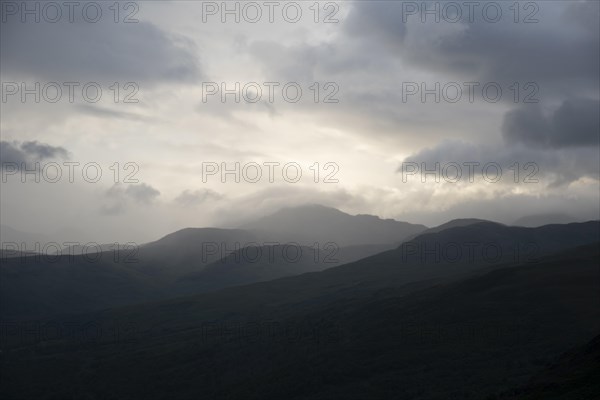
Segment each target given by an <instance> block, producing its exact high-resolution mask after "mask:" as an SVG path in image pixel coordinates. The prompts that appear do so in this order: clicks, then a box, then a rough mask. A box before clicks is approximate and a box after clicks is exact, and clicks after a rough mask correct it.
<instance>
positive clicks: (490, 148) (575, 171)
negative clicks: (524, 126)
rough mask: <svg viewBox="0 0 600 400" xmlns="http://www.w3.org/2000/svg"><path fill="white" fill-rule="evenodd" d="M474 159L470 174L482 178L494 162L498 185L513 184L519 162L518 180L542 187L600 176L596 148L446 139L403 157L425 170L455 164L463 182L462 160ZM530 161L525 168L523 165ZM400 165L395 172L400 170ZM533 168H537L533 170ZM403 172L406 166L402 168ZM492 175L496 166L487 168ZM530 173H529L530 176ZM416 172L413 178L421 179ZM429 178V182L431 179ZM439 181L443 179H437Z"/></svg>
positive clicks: (465, 175)
mask: <svg viewBox="0 0 600 400" xmlns="http://www.w3.org/2000/svg"><path fill="white" fill-rule="evenodd" d="M470 162H477V163H479V165H477V166H475V167H474V170H473V171H474V172H473V176H474V177H475V178H478V177H479V178H481V177H482V170H483V168H484V167H485V165H486V164H488V163H496V164H498V165H499V166H500V168H501V169H502V172H501V174H502V179H501V180H499V182H498V184H499V185H501V184H506V185H513V184H514V181H513V178H514V168H515V166H514V165H515V163H518V165H519V170H520V175H519V179H518V180H519V182H523V181H524V178H525V177H526V176H530V178H531V179H532V180H537V181H539V183H535V184H539V185H542V186H543V187H549V188H555V187H560V186H563V185H568V184H569V183H572V182H575V181H577V180H578V179H580V178H583V177H588V178H592V179H600V176H599V175H600V171H598V165H599V164H600V154H599V153H598V149H597V148H595V147H585V148H578V147H567V148H561V149H556V150H554V151H548V150H547V149H543V148H529V147H523V146H518V145H517V146H512V145H507V146H494V145H489V144H476V143H470V142H464V141H459V140H445V141H443V142H441V143H439V144H437V145H435V146H432V147H429V148H425V149H422V150H420V151H418V152H416V153H415V154H413V155H411V156H409V157H407V158H406V159H404V160H403V163H416V164H417V165H418V166H419V168H422V165H423V163H425V167H426V168H427V169H428V170H433V169H434V168H435V165H436V163H439V165H440V171H441V169H443V167H444V166H445V165H449V164H450V163H456V164H458V165H459V166H460V168H461V171H462V173H463V176H462V180H461V181H463V182H466V181H468V174H469V169H468V168H469V167H468V166H467V164H465V163H470ZM528 163H533V164H534V165H530V166H529V167H528V168H527V169H525V166H526V164H528ZM402 165H405V164H401V165H400V167H399V168H398V170H397V172H398V173H401V172H402ZM534 169H535V170H536V171H535V173H534ZM405 171H406V169H405ZM448 171H449V172H448V175H449V176H450V177H451V178H453V177H454V176H455V169H454V168H450V169H449V170H448ZM490 171H491V172H492V177H493V176H494V174H495V168H492V169H491V170H490ZM530 173H532V175H529V174H530ZM419 177H420V175H419V173H418V172H417V175H416V178H414V180H416V181H418V182H420V180H419ZM431 179H433V178H431V177H430V178H429V180H428V182H432V180H431ZM440 181H443V180H442V179H440Z"/></svg>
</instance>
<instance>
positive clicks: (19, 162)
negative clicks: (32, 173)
mask: <svg viewBox="0 0 600 400" xmlns="http://www.w3.org/2000/svg"><path fill="white" fill-rule="evenodd" d="M68 155H69V153H68V151H67V150H66V149H65V148H63V147H59V146H50V145H48V144H44V143H40V142H38V141H29V142H22V143H19V142H16V141H15V142H8V141H4V140H3V141H0V162H1V163H2V166H4V165H6V164H9V163H11V164H13V165H16V166H17V168H21V167H22V166H23V165H26V164H30V163H35V162H39V161H42V160H46V159H53V158H67V156H68Z"/></svg>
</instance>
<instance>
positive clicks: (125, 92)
mask: <svg viewBox="0 0 600 400" xmlns="http://www.w3.org/2000/svg"><path fill="white" fill-rule="evenodd" d="M0 3H1V4H2V24H1V57H0V60H1V61H0V63H1V65H0V67H1V68H0V71H1V72H0V77H1V81H2V103H1V107H2V115H1V136H2V137H1V140H2V143H1V148H0V157H1V161H2V163H3V167H4V168H3V182H2V190H1V195H0V199H1V216H2V221H1V222H2V224H3V225H8V226H11V227H13V228H16V229H20V230H24V231H31V232H43V233H52V232H54V231H60V230H74V231H78V232H82V234H84V235H85V236H86V237H90V238H92V239H93V240H98V241H107V240H133V241H139V242H142V241H147V240H152V239H156V238H158V237H160V236H162V235H164V234H166V233H168V232H171V231H174V230H177V229H180V228H184V227H188V226H198V227H199V226H224V227H233V226H237V225H241V224H242V223H244V222H245V221H247V220H248V219H251V218H254V217H256V216H260V215H264V214H268V213H270V212H272V211H275V210H277V209H279V208H281V207H284V206H293V205H299V204H305V203H320V204H324V205H328V206H333V207H336V208H339V209H341V210H342V211H345V212H348V213H351V214H358V213H361V214H374V215H378V216H381V217H385V218H394V219H398V220H405V221H409V222H415V223H423V224H426V225H429V226H431V225H436V224H439V223H443V222H445V221H447V220H449V219H453V218H461V217H478V218H487V219H492V220H496V221H500V222H505V223H511V222H513V221H515V220H516V219H518V218H520V217H522V216H526V215H533V214H544V213H555V214H556V213H560V214H567V215H569V216H570V217H572V218H573V219H574V220H589V219H598V218H599V209H598V203H599V201H600V199H599V196H600V194H599V193H600V187H599V168H600V160H599V131H600V128H599V122H598V118H599V116H598V113H599V111H598V110H599V71H600V65H599V62H600V55H599V49H600V43H599V42H600V41H599V32H600V29H599V26H598V23H599V20H600V11H599V2H598V1H537V2H521V3H520V4H519V6H518V7H515V6H514V2H513V1H509V2H491V3H492V4H487V3H489V2H478V4H477V5H476V6H473V7H474V8H472V9H469V8H468V7H467V6H464V4H463V2H456V3H452V5H450V6H449V5H447V4H446V3H447V2H430V3H428V4H427V5H426V7H428V9H429V10H430V11H431V10H433V11H432V12H431V13H422V12H423V11H426V10H423V9H421V7H422V6H421V4H422V2H400V1H397V2H392V1H385V2H384V1H380V2H376V1H357V2H353V1H343V2H342V1H338V2H320V3H319V4H320V8H319V9H318V10H317V8H316V7H314V5H313V4H314V2H313V1H304V2H303V1H299V2H296V3H290V2H276V3H274V5H273V8H272V9H270V8H269V6H267V5H265V3H264V2H262V1H259V2H257V3H252V4H251V5H250V6H248V5H245V4H244V3H239V4H237V6H236V2H228V3H227V4H228V7H230V9H235V7H238V9H239V15H238V17H239V22H236V21H235V18H236V15H235V14H226V13H223V10H222V6H221V4H222V3H221V2H220V1H219V2H216V3H212V2H199V1H198V2H194V1H181V2H179V1H169V2H166V1H142V2H129V3H127V2H123V3H120V7H119V10H118V14H117V13H116V9H115V7H114V5H113V2H96V3H92V4H91V5H86V3H84V2H80V3H79V5H78V6H77V7H76V8H74V9H72V10H69V8H68V7H67V6H66V5H64V4H63V2H56V3H54V4H57V5H58V7H56V6H47V7H44V3H38V2H28V7H29V8H28V10H34V11H32V12H31V13H26V12H25V11H26V10H23V9H22V7H23V6H22V4H21V2H7V1H1V2H0ZM36 4H37V5H36ZM257 6H258V7H257ZM457 6H458V7H457ZM36 7H37V10H39V15H38V16H37V17H39V22H36V21H35V18H36V11H35V10H36ZM436 7H438V8H437V9H436ZM59 8H60V11H59ZM99 9H100V10H101V12H102V15H99V14H97V12H98V10H99ZM258 10H260V12H261V14H260V15H259V14H257V11H258ZM436 10H438V11H436ZM57 11H59V12H60V13H61V14H60V15H59V14H57ZM69 11H71V12H72V13H71V14H72V20H71V19H70V18H71V15H69ZM457 11H458V12H460V15H458V14H457ZM270 12H272V15H270ZM298 12H301V14H298ZM436 14H437V15H436ZM223 18H225V22H223V21H222V19H223ZM271 18H272V21H270V19H271ZM23 19H24V20H25V21H24V22H23ZM96 19H97V21H96V22H93V21H94V20H96ZM315 19H316V20H317V22H315ZM115 20H116V21H117V22H115ZM253 20H257V22H252V21H253ZM296 20H297V21H296ZM53 21H55V22H53ZM136 21H137V22H136ZM294 21H295V22H294ZM69 82H72V83H69ZM253 82H254V83H253ZM266 82H267V83H268V82H271V83H270V84H267V85H265V83H266ZM36 83H37V84H39V90H37V89H36ZM115 83H116V84H115ZM236 83H239V86H240V91H239V92H238V94H239V97H240V101H239V103H237V102H236V101H235V96H236V95H235V94H229V95H226V96H225V102H223V101H222V98H221V93H220V91H221V89H222V84H224V85H225V88H226V89H229V90H233V91H235V88H236ZM436 84H437V85H439V86H436ZM69 85H70V86H69ZM286 85H287V86H286ZM57 87H60V88H61V91H62V93H59V92H57ZM69 87H71V88H72V98H69V95H70V93H69ZM84 87H85V88H86V92H85V93H84V91H83V88H84ZM244 87H245V88H246V90H243V88H244ZM284 87H286V90H287V91H286V92H284V91H283V88H284ZM298 87H299V88H300V89H301V90H302V95H301V96H296V91H297V88H298ZM436 87H439V90H436ZM98 88H100V89H101V90H102V93H101V95H97V93H96V91H97V89H98ZM117 88H118V90H117ZM257 88H259V90H260V91H261V92H262V93H261V92H258V91H257ZM270 88H271V89H272V98H269V97H270V96H269V95H270ZM317 88H318V90H317ZM484 88H485V90H484ZM23 89H25V91H26V93H23ZM423 89H425V90H429V92H427V93H429V94H426V95H425V96H424V97H423V96H422V95H423V93H422V90H423ZM498 89H500V90H501V95H499V93H500V92H499V91H498ZM27 91H29V92H27ZM215 91H218V92H217V93H214V92H215ZM36 92H37V93H36ZM27 93H29V94H27ZM460 94H462V96H461V97H460V98H459V95H460ZM36 95H37V96H39V102H36ZM259 95H260V98H259ZM286 96H287V98H286ZM315 96H316V97H317V98H316V99H317V100H318V102H316V101H315ZM436 96H437V97H439V99H438V100H439V101H437V102H436ZM115 100H118V102H117V101H115ZM295 100H297V101H295ZM133 101H137V102H133ZM294 101H295V102H294ZM36 162H39V163H40V166H41V167H44V166H45V167H46V169H45V172H44V174H42V175H41V178H40V182H39V183H36V182H35V176H34V175H32V174H25V171H24V169H31V168H35V163H36ZM65 163H79V164H78V165H77V164H65ZM115 163H118V164H115ZM222 163H225V167H226V168H228V169H231V170H234V169H235V165H236V163H239V165H240V179H239V183H238V182H235V174H228V175H225V176H224V177H222V176H221V169H222V166H223V165H222ZM265 163H267V164H265ZM272 163H279V165H277V164H272ZM315 163H318V164H315ZM436 163H439V165H440V175H439V179H437V180H439V182H436V177H435V174H427V175H424V176H423V177H422V175H421V171H419V170H420V169H421V168H422V166H425V167H426V168H427V169H430V170H435V168H436ZM477 163H479V164H477ZM515 163H517V164H515ZM286 164H287V167H288V168H287V169H286V172H287V173H286V174H285V176H284V173H283V166H284V165H286ZM7 165H8V166H7ZM57 165H58V166H59V167H60V168H61V172H62V177H61V178H60V179H54V177H55V176H56V170H57V168H56V166H57ZM257 165H259V166H260V170H261V172H262V177H261V179H258V182H253V181H255V180H257V179H255V176H256V171H257V168H256V166H257ZM69 166H70V167H69ZM84 166H87V170H86V171H87V175H86V176H85V179H84V177H83V176H82V170H83V167H84ZM484 166H485V167H486V171H487V174H486V173H484V172H483V167H484ZM417 167H418V168H419V170H417V169H416V168H417ZM457 167H459V168H460V172H461V173H462V175H461V176H460V178H459V177H458V176H457V172H458V171H459V168H457ZM498 167H500V168H502V173H501V175H498V173H497V172H498ZM69 168H73V170H72V171H73V172H74V175H73V177H72V180H73V182H70V181H69V176H68V175H69ZM215 168H218V170H215ZM98 169H99V170H100V171H101V172H102V176H101V177H99V178H98V179H95V175H96V170H98ZM298 169H300V170H301V172H302V177H301V178H300V179H299V180H297V179H296V173H297V171H298ZM117 171H118V174H117ZM203 171H204V172H205V173H206V174H204V176H203ZM315 171H319V173H318V175H317V174H316V172H315ZM270 172H273V176H272V179H271V180H272V182H270V180H269V173H270ZM208 173H211V174H210V175H208ZM422 178H423V179H422ZM23 179H25V180H26V182H25V183H23V182H22V180H23ZM53 180H58V181H57V182H56V183H53V182H51V181H53ZM223 180H225V182H222V181H223ZM423 180H424V181H423Z"/></svg>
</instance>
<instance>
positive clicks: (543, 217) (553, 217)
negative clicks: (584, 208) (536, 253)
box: [513, 213, 579, 227]
mask: <svg viewBox="0 0 600 400" xmlns="http://www.w3.org/2000/svg"><path fill="white" fill-rule="evenodd" d="M570 222H579V221H578V220H577V219H576V218H574V217H572V216H570V215H568V214H563V213H549V214H536V215H527V216H524V217H521V218H519V219H517V220H516V221H515V222H513V225H515V226H527V227H536V226H542V225H549V224H568V223H570Z"/></svg>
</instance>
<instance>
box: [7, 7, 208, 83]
mask: <svg viewBox="0 0 600 400" xmlns="http://www.w3.org/2000/svg"><path fill="white" fill-rule="evenodd" d="M1 32H2V35H1V36H2V38H1V44H2V60H1V62H0V65H1V67H2V72H3V74H7V75H8V76H19V77H23V78H36V79H46V80H49V81H56V80H64V81H79V80H86V81H115V80H118V81H135V82H140V83H145V84H152V83H156V82H187V81H192V80H194V79H196V78H198V77H199V76H200V70H199V65H198V60H197V59H196V57H195V55H194V54H193V51H194V44H193V43H192V42H191V41H190V40H188V39H186V38H182V37H178V36H173V35H169V34H167V33H166V32H164V31H163V30H161V29H160V28H158V27H157V26H155V25H154V24H152V23H149V22H144V21H140V22H139V23H114V22H113V21H112V20H111V19H110V18H103V19H102V20H100V21H99V22H97V23H89V22H85V21H83V20H82V19H81V18H79V19H77V20H76V21H75V22H72V23H70V22H68V21H60V22H58V23H47V22H43V21H42V22H41V23H33V21H31V22H27V23H21V22H20V21H19V20H18V19H17V20H14V19H10V20H8V21H7V22H5V23H2V27H1Z"/></svg>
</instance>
